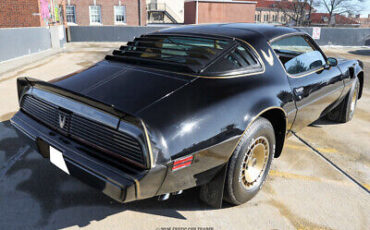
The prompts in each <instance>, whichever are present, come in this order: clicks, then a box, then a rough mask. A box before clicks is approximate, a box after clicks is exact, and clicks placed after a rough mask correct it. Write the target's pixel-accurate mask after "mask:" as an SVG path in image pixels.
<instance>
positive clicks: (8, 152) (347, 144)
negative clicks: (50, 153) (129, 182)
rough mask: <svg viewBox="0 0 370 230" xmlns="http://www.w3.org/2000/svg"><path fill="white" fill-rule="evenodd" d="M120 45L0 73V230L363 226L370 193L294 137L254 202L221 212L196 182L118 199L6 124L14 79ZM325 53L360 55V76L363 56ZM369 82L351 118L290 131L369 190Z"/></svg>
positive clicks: (74, 64) (65, 69)
mask: <svg viewBox="0 0 370 230" xmlns="http://www.w3.org/2000/svg"><path fill="white" fill-rule="evenodd" d="M119 45H120V44H117V43H115V44H112V43H104V44H99V45H96V44H84V43H82V44H73V45H72V46H70V47H68V48H67V49H65V50H64V52H62V53H59V54H57V55H54V56H52V57H50V58H48V59H45V60H42V61H38V62H35V63H32V64H30V65H28V66H24V67H23V68H20V69H18V70H16V71H12V72H9V73H6V74H3V75H1V76H0V121H3V122H2V123H0V228H1V229H24V228H27V229H28V228H30V229H60V228H67V229H77V228H79V227H84V228H86V229H162V228H163V229H165V228H167V227H183V228H185V227H186V228H189V227H211V228H213V229H368V226H370V215H369V214H368V213H369V211H368V210H370V196H369V193H368V192H367V191H365V190H364V189H362V188H361V187H359V186H358V185H357V184H355V183H354V182H353V181H351V180H350V179H349V178H348V177H346V176H345V175H343V173H342V172H340V171H338V170H337V169H335V168H334V167H333V166H332V165H330V164H329V163H328V162H327V161H325V160H324V159H323V158H322V157H320V156H319V155H318V154H317V153H316V152H315V151H313V150H312V149H311V148H309V147H308V146H307V145H305V144H303V143H302V142H301V141H300V140H299V139H297V138H296V137H295V136H292V137H291V138H289V139H288V140H287V142H286V146H285V148H284V151H283V153H282V156H281V157H280V158H278V159H274V161H273V164H272V169H271V171H270V174H269V176H268V179H267V182H266V183H265V185H264V187H263V189H262V191H261V192H260V193H259V194H258V195H257V196H256V197H255V198H254V199H252V200H251V201H250V202H248V203H246V204H243V205H240V206H236V207H231V206H230V205H228V204H225V207H224V208H222V209H219V210H213V209H210V208H209V207H208V206H206V205H204V204H203V203H201V202H200V201H199V200H198V198H197V191H196V189H191V190H187V191H184V193H183V194H182V195H179V196H174V197H172V198H170V200H168V201H165V202H159V201H157V199H156V198H152V199H148V200H143V201H137V202H132V203H128V204H124V205H121V204H118V203H116V202H115V201H113V200H111V199H110V198H108V197H106V196H105V195H103V194H101V193H100V192H97V191H95V190H93V189H91V188H90V187H88V186H86V185H85V184H83V183H81V182H79V181H78V180H77V179H75V178H72V177H69V176H68V175H67V174H65V173H64V172H62V171H60V170H59V169H57V168H55V167H54V166H53V165H52V164H50V163H49V161H48V159H43V158H42V157H41V156H40V154H38V153H37V152H36V151H34V150H33V148H32V147H31V144H30V142H29V141H28V140H27V138H25V137H23V135H22V134H20V133H19V132H18V131H16V130H15V129H14V128H13V127H12V126H11V125H10V123H9V121H6V120H8V119H9V118H10V117H11V114H12V112H14V111H16V110H17V99H16V89H15V79H16V77H17V76H19V75H21V76H22V75H27V76H31V77H36V78H40V79H43V80H49V79H52V78H55V77H59V76H63V75H66V74H69V73H72V72H74V71H77V70H78V69H81V68H86V67H88V66H89V65H92V64H93V63H95V62H96V61H98V60H100V59H101V58H103V57H104V55H105V54H106V53H107V52H109V51H110V50H112V49H113V48H116V47H118V46H119ZM328 51H329V55H330V56H337V55H339V56H340V55H342V56H347V57H348V55H349V56H350V57H351V58H357V59H362V60H364V61H365V65H366V67H365V70H366V73H365V78H366V79H365V81H366V80H367V79H368V78H367V76H368V75H370V71H369V67H370V53H368V54H367V53H366V52H363V51H358V50H344V51H343V49H337V48H330V49H329V50H328ZM350 52H354V53H355V54H352V53H350ZM359 53H360V54H359ZM363 53H365V54H363ZM369 89H370V88H367V89H366V90H365V92H364V96H363V98H362V99H361V100H360V101H359V103H358V108H357V111H356V113H355V117H354V119H353V120H352V121H351V122H349V123H347V124H339V125H338V124H335V125H334V124H332V123H330V122H326V121H319V122H316V123H315V124H313V125H312V126H310V127H308V128H306V129H304V130H302V132H300V133H298V134H297V135H298V136H299V137H300V138H302V139H303V140H304V141H306V142H307V143H308V144H309V145H310V146H312V147H313V148H315V149H316V150H318V151H319V152H320V153H321V154H323V155H324V156H326V157H327V158H328V159H329V160H331V161H332V162H333V163H334V164H335V165H337V166H338V167H339V168H340V169H341V170H343V171H344V172H346V173H348V174H349V175H350V176H352V177H353V178H354V179H355V180H357V181H359V183H361V184H362V185H363V186H364V187H367V188H368V186H369V184H370V153H369V152H370V151H369V150H370V142H369V141H368V140H369V137H370V119H369V117H370V106H369V102H370V90H369ZM368 189H369V188H368Z"/></svg>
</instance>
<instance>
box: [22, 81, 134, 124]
mask: <svg viewBox="0 0 370 230" xmlns="http://www.w3.org/2000/svg"><path fill="white" fill-rule="evenodd" d="M32 87H36V88H38V89H42V90H45V91H49V92H52V93H55V94H59V95H62V96H64V97H67V98H70V99H73V100H75V101H78V102H81V103H84V104H87V105H89V106H91V107H95V108H97V109H100V110H102V111H104V112H107V113H109V114H112V115H114V116H116V117H119V118H121V119H122V118H124V119H125V120H129V121H131V122H133V121H135V120H136V122H135V123H137V124H138V125H141V124H140V122H141V121H140V119H138V118H136V117H135V116H133V115H131V114H128V113H125V112H122V111H120V110H117V109H116V108H115V107H114V105H107V104H104V103H102V102H99V101H97V100H95V99H92V98H89V97H87V96H85V95H82V94H79V93H76V92H73V91H70V90H68V89H64V88H62V87H59V86H57V85H55V84H52V83H50V82H45V81H41V80H38V79H35V78H30V77H20V78H18V79H17V89H18V100H19V102H20V101H21V100H22V97H23V94H24V93H25V92H26V91H28V89H31V88H32Z"/></svg>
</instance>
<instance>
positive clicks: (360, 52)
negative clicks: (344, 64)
mask: <svg viewBox="0 0 370 230" xmlns="http://www.w3.org/2000/svg"><path fill="white" fill-rule="evenodd" d="M368 45H370V39H369V44H368ZM349 53H351V54H355V55H361V56H370V50H354V51H349Z"/></svg>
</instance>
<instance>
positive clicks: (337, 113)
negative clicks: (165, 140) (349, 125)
mask: <svg viewBox="0 0 370 230" xmlns="http://www.w3.org/2000/svg"><path fill="white" fill-rule="evenodd" d="M359 91H360V82H359V80H358V78H356V80H355V83H354V85H353V87H352V88H351V90H350V91H349V92H348V94H347V96H346V97H345V99H344V100H343V102H341V103H340V104H339V105H338V106H337V107H336V108H334V109H333V110H332V111H331V112H330V113H329V114H328V115H327V116H326V118H327V119H328V120H331V121H335V122H340V123H346V122H348V121H350V120H352V118H353V115H354V113H355V110H356V105H357V100H358V94H359Z"/></svg>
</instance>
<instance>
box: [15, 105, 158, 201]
mask: <svg viewBox="0 0 370 230" xmlns="http://www.w3.org/2000/svg"><path fill="white" fill-rule="evenodd" d="M11 123H12V125H13V126H15V127H16V128H17V129H19V130H20V131H21V132H22V133H24V134H25V135H27V136H28V137H29V138H31V139H32V140H33V141H34V142H35V143H36V146H37V148H38V150H39V152H40V153H41V154H42V155H43V156H44V157H48V156H49V147H48V146H49V145H51V146H53V147H54V148H57V149H58V150H60V151H62V153H63V157H64V160H65V162H66V165H67V167H68V169H69V172H70V175H71V176H74V177H76V178H78V179H80V180H81V181H83V182H85V183H87V184H89V185H90V186H92V187H94V188H96V189H98V190H100V191H102V192H103V193H104V194H106V195H108V196H109V197H111V198H113V199H114V200H116V201H119V202H129V201H133V200H138V199H143V198H148V197H150V196H154V195H156V192H157V191H158V188H159V185H158V187H156V186H153V185H150V186H146V185H145V184H144V185H140V181H141V180H143V179H144V182H145V181H148V180H149V179H150V178H151V177H152V176H151V174H154V175H156V176H157V178H155V180H161V179H163V178H158V177H161V174H162V173H159V172H160V171H165V169H164V168H163V169H161V170H144V171H136V170H132V169H130V168H128V169H127V170H126V169H120V168H117V167H114V166H112V165H110V164H108V163H106V162H104V161H102V160H100V159H98V158H95V157H93V156H92V154H89V151H90V152H91V151H95V150H91V149H89V148H88V147H86V146H84V145H81V144H79V143H76V142H74V141H71V140H70V139H68V138H67V137H65V136H62V135H60V134H58V133H56V132H54V131H53V130H51V129H49V128H48V127H46V126H44V125H42V124H40V123H38V122H37V121H35V120H33V119H32V118H30V117H29V116H28V115H26V114H25V113H23V112H22V111H19V112H18V113H16V115H14V117H13V118H12V119H11ZM152 171H154V173H151V172H152ZM148 177H149V178H148ZM149 181H150V180H149ZM140 187H141V188H143V187H144V188H146V189H147V190H146V191H145V192H144V194H145V195H144V196H142V194H141V191H140Z"/></svg>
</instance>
